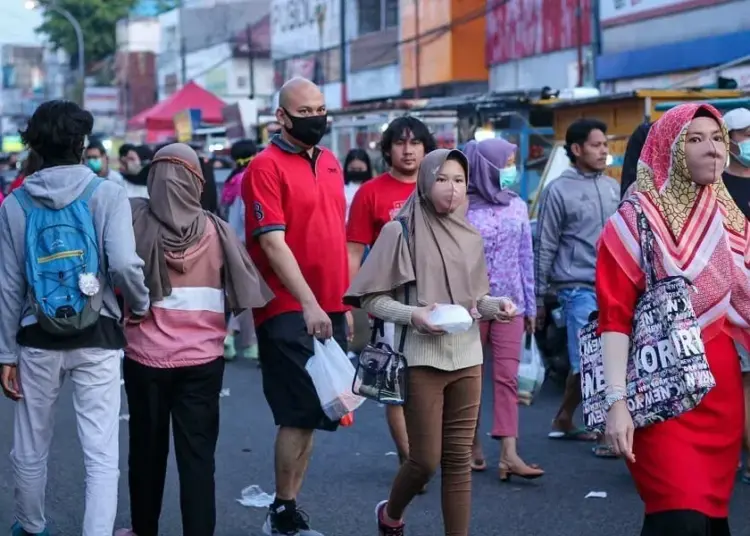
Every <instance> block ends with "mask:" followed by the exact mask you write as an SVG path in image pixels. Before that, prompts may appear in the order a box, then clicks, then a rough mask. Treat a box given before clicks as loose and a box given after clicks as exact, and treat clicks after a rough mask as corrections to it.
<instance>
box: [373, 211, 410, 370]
mask: <svg viewBox="0 0 750 536" xmlns="http://www.w3.org/2000/svg"><path fill="white" fill-rule="evenodd" d="M398 221H399V223H401V231H402V232H403V234H404V240H405V241H406V245H407V246H408V245H409V228H408V227H407V225H406V218H399V219H398ZM404 302H406V305H409V283H407V284H405V285H404ZM406 331H407V330H406V326H404V328H403V329H402V330H401V338H400V340H399V343H398V353H399V354H402V355H403V353H404V346H405V345H406ZM378 332H380V336H381V337H382V336H384V335H385V322H384V321H383V320H382V319H380V318H376V319H375V322H374V323H373V326H372V335H371V336H370V344H372V345H374V344H375V340H376V339H377V334H378Z"/></svg>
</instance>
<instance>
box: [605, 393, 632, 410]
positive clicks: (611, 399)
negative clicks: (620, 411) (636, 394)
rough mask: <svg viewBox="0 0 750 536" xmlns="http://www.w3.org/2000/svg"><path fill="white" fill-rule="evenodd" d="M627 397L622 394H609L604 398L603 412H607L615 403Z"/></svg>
mask: <svg viewBox="0 0 750 536" xmlns="http://www.w3.org/2000/svg"><path fill="white" fill-rule="evenodd" d="M626 398H627V397H626V396H625V394H623V393H610V394H608V395H607V396H606V397H605V398H604V411H606V412H608V411H609V410H610V409H611V408H612V406H614V405H615V403H616V402H619V401H621V400H625V399H626Z"/></svg>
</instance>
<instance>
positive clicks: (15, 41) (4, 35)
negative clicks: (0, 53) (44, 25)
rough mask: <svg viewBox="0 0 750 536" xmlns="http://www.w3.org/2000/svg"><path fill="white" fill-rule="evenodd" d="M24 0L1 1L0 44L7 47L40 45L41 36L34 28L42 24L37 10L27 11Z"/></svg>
mask: <svg viewBox="0 0 750 536" xmlns="http://www.w3.org/2000/svg"><path fill="white" fill-rule="evenodd" d="M24 3H25V2H24V0H2V4H3V7H2V15H0V43H2V44H8V45H41V44H42V36H40V35H38V34H36V33H35V32H34V28H36V27H37V26H39V25H40V24H41V22H42V15H41V12H40V11H39V10H28V9H26V8H25V7H24Z"/></svg>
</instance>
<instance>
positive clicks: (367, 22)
mask: <svg viewBox="0 0 750 536" xmlns="http://www.w3.org/2000/svg"><path fill="white" fill-rule="evenodd" d="M357 29H358V30H359V31H358V32H357V33H358V34H359V35H364V34H368V33H372V32H379V31H380V30H382V29H383V24H382V3H381V0H357Z"/></svg>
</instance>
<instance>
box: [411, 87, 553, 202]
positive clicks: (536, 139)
mask: <svg viewBox="0 0 750 536" xmlns="http://www.w3.org/2000/svg"><path fill="white" fill-rule="evenodd" d="M541 96H542V91H541V90H540V91H516V92H503V93H486V94H475V95H465V96H460V97H444V98H437V99H430V101H429V102H428V103H426V104H425V105H424V106H423V107H422V108H421V110H422V111H425V112H438V111H442V112H444V113H445V112H447V111H452V112H453V113H455V114H456V121H457V131H458V144H459V146H461V145H463V144H464V143H466V142H468V141H470V140H482V139H486V138H496V137H497V138H503V139H505V140H508V141H509V142H511V143H513V144H515V145H516V146H517V147H518V154H517V155H516V162H517V166H518V172H519V177H520V180H519V181H518V183H517V184H516V185H515V186H513V189H514V190H515V191H516V192H517V193H518V194H519V195H520V196H521V197H522V198H523V199H528V198H529V196H530V194H531V193H533V192H534V191H535V190H536V187H537V184H538V183H539V180H540V177H541V173H542V171H543V170H544V167H545V165H546V163H547V160H548V158H549V154H550V150H551V149H552V146H553V145H554V138H553V133H554V131H553V129H552V113H551V112H550V111H549V110H548V109H547V108H546V107H544V106H539V105H538V102H539V99H540V97H541Z"/></svg>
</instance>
